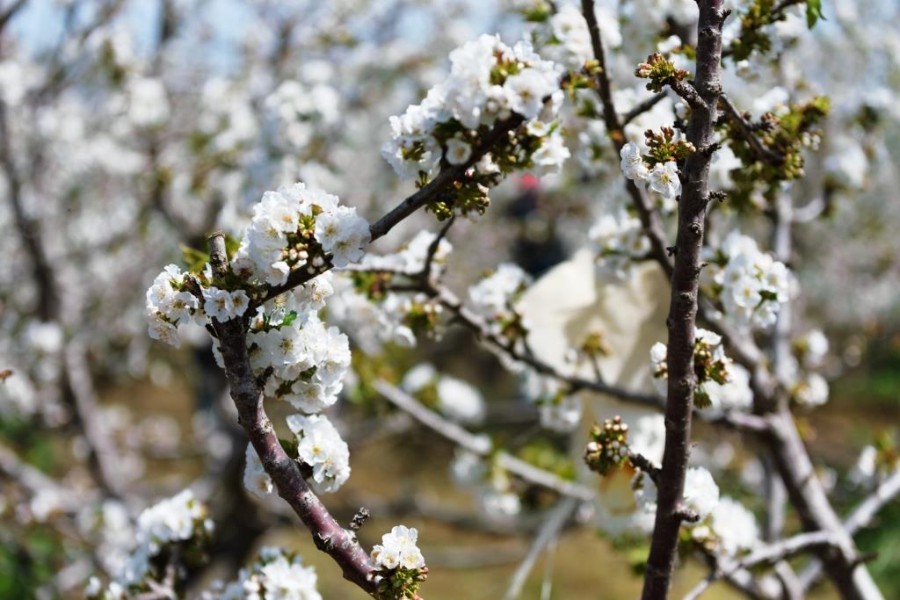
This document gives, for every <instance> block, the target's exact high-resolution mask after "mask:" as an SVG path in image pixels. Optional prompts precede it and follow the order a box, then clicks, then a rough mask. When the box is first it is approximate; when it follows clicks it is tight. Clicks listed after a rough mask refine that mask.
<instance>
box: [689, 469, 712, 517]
mask: <svg viewBox="0 0 900 600" xmlns="http://www.w3.org/2000/svg"><path fill="white" fill-rule="evenodd" d="M718 503H719V486H717V485H716V482H715V481H714V480H713V477H712V475H711V474H710V473H709V471H707V470H706V469H704V468H702V467H695V468H691V469H688V471H687V473H686V474H685V477H684V504H685V506H687V507H688V508H689V509H690V510H692V511H694V512H696V513H697V515H699V517H700V520H703V519H705V518H706V517H708V516H709V515H710V513H712V511H713V509H715V507H716V505H717V504H718Z"/></svg>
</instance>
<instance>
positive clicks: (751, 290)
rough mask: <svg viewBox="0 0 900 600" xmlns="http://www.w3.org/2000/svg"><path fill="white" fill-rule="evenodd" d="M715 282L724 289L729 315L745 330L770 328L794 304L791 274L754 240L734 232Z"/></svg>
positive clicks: (724, 243) (725, 245)
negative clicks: (790, 302) (785, 306)
mask: <svg viewBox="0 0 900 600" xmlns="http://www.w3.org/2000/svg"><path fill="white" fill-rule="evenodd" d="M719 253H720V255H719V256H718V258H719V260H718V263H719V264H720V265H722V266H718V267H713V270H712V271H711V274H712V277H713V281H714V282H715V284H716V286H717V287H719V288H720V289H721V293H720V296H719V297H720V300H721V302H722V307H723V308H724V310H725V315H726V316H727V317H728V318H729V319H730V320H731V321H732V322H734V323H735V324H736V325H738V326H741V327H759V328H767V327H770V326H771V325H773V324H774V323H775V319H776V317H777V315H778V309H779V307H780V306H781V305H782V304H784V303H786V302H788V300H790V295H791V294H790V292H791V274H790V271H788V268H787V267H786V266H785V265H784V263H782V262H779V261H777V260H775V259H773V258H772V256H771V255H769V254H767V253H765V252H761V251H760V249H759V247H758V246H757V245H756V242H755V241H754V240H753V238H750V237H748V236H745V235H741V234H740V233H739V232H737V231H732V232H731V233H730V234H728V236H727V237H726V238H725V239H724V240H723V241H722V245H721V247H720V248H719Z"/></svg>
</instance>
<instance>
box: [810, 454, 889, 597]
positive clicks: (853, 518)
mask: <svg viewBox="0 0 900 600" xmlns="http://www.w3.org/2000/svg"><path fill="white" fill-rule="evenodd" d="M898 495H900V470H897V471H894V472H893V473H892V474H891V475H890V476H888V478H887V479H885V480H884V481H882V482H881V483H880V484H878V487H876V488H875V490H874V491H873V492H872V493H871V494H870V495H869V496H867V497H866V499H865V500H863V501H862V502H860V503H859V505H858V506H857V507H856V508H855V509H854V510H853V512H852V513H850V516H849V517H847V519H846V520H845V521H844V529H846V530H847V532H848V533H849V534H850V535H853V534H855V533H856V532H857V531H859V530H860V529H863V528H864V527H868V526H869V524H870V523H871V522H872V520H873V519H874V518H875V516H876V515H877V514H878V512H879V511H880V510H881V509H882V508H884V507H885V506H887V505H888V504H889V503H890V502H891V501H893V500H894V499H895V498H896V497H897V496H898ZM822 571H823V568H822V562H821V561H815V562H813V563H812V564H810V565H809V566H808V567H806V569H804V570H803V571H802V572H801V573H800V583H801V585H802V587H803V589H804V590H808V589H809V588H810V587H811V586H812V585H813V584H814V583H815V582H816V581H818V579H819V577H821V576H822Z"/></svg>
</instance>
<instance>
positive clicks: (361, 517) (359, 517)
mask: <svg viewBox="0 0 900 600" xmlns="http://www.w3.org/2000/svg"><path fill="white" fill-rule="evenodd" d="M370 516H372V515H371V513H370V512H369V509H368V508H366V507H365V506H360V507H359V510H357V511H356V514H355V515H353V519H352V520H351V521H350V531H359V530H360V528H362V526H363V525H364V524H365V522H366V521H368V520H369V517H370Z"/></svg>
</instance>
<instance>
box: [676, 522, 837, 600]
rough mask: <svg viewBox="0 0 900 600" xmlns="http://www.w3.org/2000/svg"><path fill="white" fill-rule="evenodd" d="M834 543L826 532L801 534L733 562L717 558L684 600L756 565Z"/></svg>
mask: <svg viewBox="0 0 900 600" xmlns="http://www.w3.org/2000/svg"><path fill="white" fill-rule="evenodd" d="M834 543H835V539H834V536H833V535H832V534H830V533H829V532H826V531H815V532H812V533H801V534H798V535H795V536H793V537H789V538H786V539H783V540H781V541H779V542H774V543H771V544H768V545H766V546H763V547H762V548H758V549H757V550H754V551H753V552H751V553H750V554H748V555H747V556H745V557H744V558H741V559H738V560H734V559H731V558H727V557H717V559H716V560H717V566H716V568H715V569H714V570H713V572H712V573H710V574H709V576H707V577H706V578H705V579H704V580H703V581H701V582H700V583H698V584H697V585H696V586H694V588H693V589H691V590H690V591H689V592H688V593H687V594H686V595H685V596H684V600H696V598H699V597H700V595H701V594H702V593H703V592H705V591H706V590H707V589H708V588H709V586H710V585H712V584H713V583H715V582H716V581H718V580H719V579H722V578H724V577H728V576H729V575H731V574H733V573H735V572H737V571H738V570H741V569H751V568H753V567H755V566H757V565H762V564H774V563H777V562H779V561H782V560H784V559H786V558H790V557H791V556H794V555H796V554H800V553H801V552H805V551H806V550H810V549H813V548H819V547H822V546H830V545H833V544H834Z"/></svg>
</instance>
